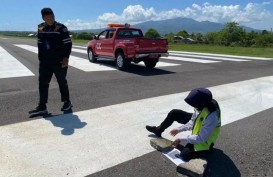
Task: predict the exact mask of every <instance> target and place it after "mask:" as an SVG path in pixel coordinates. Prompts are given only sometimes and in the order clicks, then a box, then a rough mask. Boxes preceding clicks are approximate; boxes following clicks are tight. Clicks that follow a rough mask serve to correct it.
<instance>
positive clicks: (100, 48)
mask: <svg viewBox="0 0 273 177" xmlns="http://www.w3.org/2000/svg"><path fill="white" fill-rule="evenodd" d="M107 32H108V31H107V30H106V31H103V32H101V33H100V34H99V35H98V38H97V42H96V48H95V51H96V54H97V55H105V51H104V50H105V49H104V46H103V41H104V40H105V38H106V35H107Z"/></svg>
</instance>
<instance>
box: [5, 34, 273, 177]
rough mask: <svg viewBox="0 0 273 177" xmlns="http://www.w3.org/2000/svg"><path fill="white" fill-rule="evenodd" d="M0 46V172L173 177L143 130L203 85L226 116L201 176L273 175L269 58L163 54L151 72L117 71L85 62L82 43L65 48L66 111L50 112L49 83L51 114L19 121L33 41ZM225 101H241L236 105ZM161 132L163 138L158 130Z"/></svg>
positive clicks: (27, 106)
mask: <svg viewBox="0 0 273 177" xmlns="http://www.w3.org/2000/svg"><path fill="white" fill-rule="evenodd" d="M0 47H2V49H3V50H2V51H1V52H0V61H1V62H2V64H3V63H4V64H3V66H2V68H1V67H0V68H1V70H2V71H0V115H1V116H0V129H1V130H0V132H1V135H0V139H1V142H0V145H1V146H0V148H2V149H0V153H1V154H2V153H3V154H4V155H3V156H4V158H2V160H0V166H2V167H0V176H38V175H41V174H43V176H90V177H112V176H113V177H125V176H134V177H138V176H139V177H140V176H147V177H154V176H157V177H161V176H162V177H163V176H164V177H166V176H168V177H172V176H178V174H177V173H176V166H175V164H173V163H172V162H171V161H170V160H168V159H167V158H166V157H165V156H163V155H162V154H161V153H160V152H158V151H155V150H153V149H152V148H150V147H149V144H148V143H149V138H150V137H151V136H150V134H149V133H148V132H147V131H146V130H145V125H146V124H148V123H154V124H157V123H159V122H160V121H161V120H162V119H164V117H165V116H166V114H167V112H168V110H170V109H171V108H178V109H179V108H184V105H183V104H184V103H183V99H184V98H183V96H184V95H186V94H187V93H188V91H189V90H191V89H192V88H196V87H209V88H212V90H214V91H215V92H213V93H215V95H216V96H217V97H218V98H219V99H220V103H222V105H223V107H224V113H225V112H226V113H227V114H226V115H225V116H226V117H225V121H226V123H225V124H224V125H223V127H222V129H221V135H220V138H219V140H218V142H217V144H216V145H215V150H214V152H213V153H212V154H210V155H208V156H207V157H205V158H206V159H207V160H208V168H207V171H206V172H205V176H208V177H218V176H219V177H229V176H232V177H239V176H273V170H272V169H273V168H272V154H273V153H272V149H273V147H272V141H271V139H272V138H271V137H272V134H273V131H272V128H273V123H272V113H273V106H272V105H271V103H270V102H271V101H270V100H271V99H272V100H273V98H272V95H271V94H270V93H267V92H266V91H267V90H269V89H271V88H268V87H271V84H272V83H273V81H272V78H271V76H272V66H273V59H272V60H271V59H258V58H256V59H255V58H247V57H246V58H242V57H237V58H236V56H233V57H232V56H220V55H219V56H217V55H216V56H215V55H213V57H212V58H211V59H210V58H209V56H208V55H206V56H204V57H203V60H208V61H217V62H201V61H199V60H202V55H201V54H188V53H187V54H184V55H183V54H179V53H174V52H173V53H172V54H171V56H170V57H168V58H164V59H161V60H160V62H161V63H160V64H158V67H156V68H155V69H152V70H149V69H147V68H145V67H144V66H143V65H141V64H138V65H135V64H132V65H131V66H130V67H129V68H128V69H127V70H126V71H118V70H116V69H115V65H114V62H112V61H105V60H103V61H99V62H98V63H97V64H91V63H89V62H88V60H87V54H84V52H83V51H86V50H85V48H84V46H82V45H81V46H80V45H74V46H73V49H77V50H74V51H73V52H72V54H71V56H73V57H71V61H70V67H69V69H68V76H67V79H68V85H69V89H70V95H71V100H72V103H73V105H74V107H73V113H72V114H67V115H63V112H61V111H60V108H61V106H62V103H61V101H60V93H59V88H58V84H57V82H56V79H55V78H54V77H53V78H52V81H51V84H50V90H49V102H48V105H47V106H48V110H49V112H50V114H51V117H50V118H47V117H37V118H34V119H29V118H28V111H29V110H31V109H33V108H35V107H36V106H37V103H38V65H39V62H38V59H37V53H35V47H36V41H33V40H21V39H8V38H0ZM80 51H82V52H80ZM10 55H11V56H12V57H13V58H9V60H10V61H11V60H12V61H13V60H14V61H13V62H14V64H13V66H11V67H10V66H9V64H10V63H9V60H8V61H7V58H8V57H10ZM184 58H185V59H184ZM229 58H230V60H229ZM236 59H238V60H236ZM15 60H16V61H17V62H15ZM191 60H192V61H191ZM18 61H19V62H18ZM5 64H6V65H7V66H6V65H5ZM8 67H10V68H8ZM7 68H8V69H7ZM6 70H7V71H6ZM8 71H12V72H11V73H14V74H15V75H14V76H12V75H11V74H7V72H8ZM261 80H266V81H264V82H260V81H261ZM267 80H268V81H267ZM250 81H253V82H250ZM271 81H272V82H271ZM261 83H262V85H261ZM256 84H257V85H256ZM230 85H231V87H230ZM246 85H247V86H246ZM225 88H226V89H225ZM229 88H231V89H229ZM248 92H249V93H250V92H251V93H253V94H250V95H248V94H247V93H248ZM263 93H265V94H264V95H263ZM234 95H237V96H236V97H240V95H244V96H245V97H243V96H242V98H244V99H245V103H244V102H243V103H242V102H239V101H238V100H236V98H234ZM247 96H248V97H249V99H247ZM227 100H231V101H230V102H227ZM254 101H255V102H256V103H257V107H258V106H260V107H259V108H257V109H256V107H252V106H253V105H254V106H255V104H256V103H255V102H254ZM176 103H177V104H176ZM173 106H177V107H173ZM220 106H221V104H220ZM229 107H230V108H231V110H228V108H229ZM185 109H187V107H185ZM248 109H249V110H248ZM245 112H249V114H246V113H245ZM146 116H147V117H146ZM236 116H237V117H241V118H240V119H236V120H235V118H234V117H236ZM138 118H139V119H138ZM229 118H230V120H232V121H229ZM67 120H70V121H68V122H66V121H67ZM71 127H73V132H70V130H71ZM141 127H142V128H141ZM60 128H61V129H60ZM126 135H127V136H126ZM163 136H166V137H167V138H169V136H168V132H165V134H164V135H163ZM27 137H28V138H27ZM127 138H128V139H127ZM92 139H93V141H92ZM124 141H128V143H126V142H124ZM141 143H142V144H141ZM124 144H126V146H125V145H124ZM57 145H58V146H57ZM88 148H89V150H88ZM101 151H103V152H104V153H101ZM75 152H78V153H75ZM81 152H82V153H81ZM95 154H97V156H96V155H95ZM1 156H2V155H1ZM54 156H55V157H54ZM92 156H94V157H92ZM91 157H92V158H91ZM55 158H56V159H55ZM60 159H62V160H60ZM105 159H106V160H105ZM32 163H33V166H32V165H31V164H32ZM58 163H62V164H59V165H57V164H58ZM34 164H35V165H34ZM37 169H40V171H38V170H37ZM34 171H35V173H33V172H34Z"/></svg>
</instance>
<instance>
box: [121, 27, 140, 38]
mask: <svg viewBox="0 0 273 177" xmlns="http://www.w3.org/2000/svg"><path fill="white" fill-rule="evenodd" d="M117 37H118V38H136V37H143V34H142V32H141V30H136V29H120V30H119V32H118V36H117Z"/></svg>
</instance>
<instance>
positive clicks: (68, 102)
mask: <svg viewBox="0 0 273 177" xmlns="http://www.w3.org/2000/svg"><path fill="white" fill-rule="evenodd" d="M72 107H73V105H72V103H71V102H70V101H65V102H64V105H63V107H62V109H61V111H68V110H70V109H71V108H72Z"/></svg>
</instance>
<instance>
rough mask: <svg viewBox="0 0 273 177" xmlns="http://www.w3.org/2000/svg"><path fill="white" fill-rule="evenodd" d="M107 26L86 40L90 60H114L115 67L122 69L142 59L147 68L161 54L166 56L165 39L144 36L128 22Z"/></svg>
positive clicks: (166, 45) (153, 65)
mask: <svg viewBox="0 0 273 177" xmlns="http://www.w3.org/2000/svg"><path fill="white" fill-rule="evenodd" d="M108 26H109V28H107V29H105V30H104V31H102V32H101V33H99V35H97V36H95V37H94V39H93V40H91V41H89V42H88V44H87V53H88V59H89V61H90V62H96V61H97V59H99V58H107V59H111V60H113V61H115V62H116V67H117V69H119V70H124V69H125V68H126V67H127V66H128V65H129V64H130V63H131V62H135V63H139V62H140V61H143V62H144V64H145V66H146V67H147V68H154V67H155V66H156V63H157V62H158V60H159V58H160V57H161V56H168V41H167V39H148V38H144V36H143V33H142V31H141V30H140V29H137V28H131V27H130V25H128V24H125V25H118V24H109V25H108Z"/></svg>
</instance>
